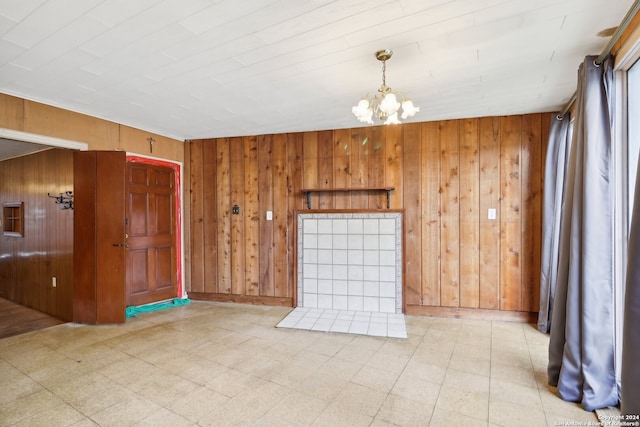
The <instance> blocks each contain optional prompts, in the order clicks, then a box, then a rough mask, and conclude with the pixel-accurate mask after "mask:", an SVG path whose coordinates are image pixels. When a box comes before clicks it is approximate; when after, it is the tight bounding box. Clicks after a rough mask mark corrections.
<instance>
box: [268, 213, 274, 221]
mask: <svg viewBox="0 0 640 427" xmlns="http://www.w3.org/2000/svg"><path fill="white" fill-rule="evenodd" d="M271 220H273V211H267V221H271Z"/></svg>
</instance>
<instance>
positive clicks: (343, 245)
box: [333, 234, 349, 249]
mask: <svg viewBox="0 0 640 427" xmlns="http://www.w3.org/2000/svg"><path fill="white" fill-rule="evenodd" d="M348 247H349V244H348V238H347V235H346V234H334V235H333V248H334V249H347V248H348Z"/></svg>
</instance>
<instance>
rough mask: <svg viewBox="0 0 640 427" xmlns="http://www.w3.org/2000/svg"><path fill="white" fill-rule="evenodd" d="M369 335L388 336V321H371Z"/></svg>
mask: <svg viewBox="0 0 640 427" xmlns="http://www.w3.org/2000/svg"><path fill="white" fill-rule="evenodd" d="M367 335H371V336H374V337H386V336H387V323H386V322H369V329H368V330H367Z"/></svg>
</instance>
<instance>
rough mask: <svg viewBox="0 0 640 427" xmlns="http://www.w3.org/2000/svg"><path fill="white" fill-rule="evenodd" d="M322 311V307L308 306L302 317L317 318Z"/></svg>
mask: <svg viewBox="0 0 640 427" xmlns="http://www.w3.org/2000/svg"><path fill="white" fill-rule="evenodd" d="M322 313H324V310H323V309H320V308H317V307H313V308H309V311H307V313H306V314H305V315H304V317H307V318H313V319H318V318H319V317H320V316H322Z"/></svg>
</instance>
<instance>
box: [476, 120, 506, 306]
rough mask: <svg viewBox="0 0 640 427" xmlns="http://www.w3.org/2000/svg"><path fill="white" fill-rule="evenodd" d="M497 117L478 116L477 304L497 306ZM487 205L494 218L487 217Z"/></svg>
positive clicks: (498, 268)
mask: <svg viewBox="0 0 640 427" xmlns="http://www.w3.org/2000/svg"><path fill="white" fill-rule="evenodd" d="M500 138H501V136H500V119H499V118H497V117H483V118H481V119H480V308H487V309H498V308H499V306H500V298H499V295H500V212H501V210H500ZM489 209H495V214H496V218H495V219H489V218H488V212H489Z"/></svg>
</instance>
